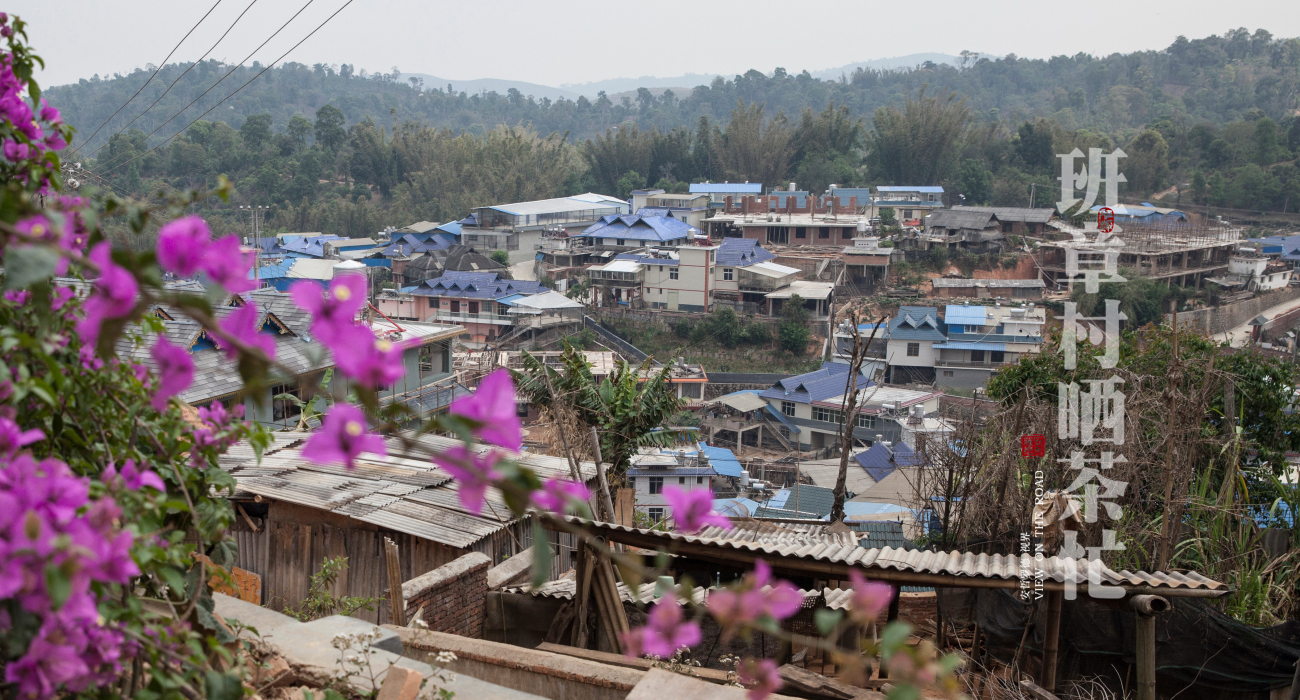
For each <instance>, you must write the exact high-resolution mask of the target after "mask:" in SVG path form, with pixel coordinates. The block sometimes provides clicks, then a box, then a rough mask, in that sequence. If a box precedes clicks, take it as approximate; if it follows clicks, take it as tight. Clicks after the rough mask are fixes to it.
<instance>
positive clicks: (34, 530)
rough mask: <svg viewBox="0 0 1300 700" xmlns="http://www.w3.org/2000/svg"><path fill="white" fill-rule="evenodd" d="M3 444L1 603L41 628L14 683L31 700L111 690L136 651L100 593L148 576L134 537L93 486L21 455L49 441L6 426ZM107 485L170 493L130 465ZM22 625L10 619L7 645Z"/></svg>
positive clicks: (1, 623) (0, 423) (16, 668)
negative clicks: (105, 610) (101, 603)
mask: <svg viewBox="0 0 1300 700" xmlns="http://www.w3.org/2000/svg"><path fill="white" fill-rule="evenodd" d="M0 435H3V436H5V438H4V443H3V446H0V599H9V600H12V601H14V602H15V604H16V605H17V606H18V607H19V608H20V609H21V610H22V611H23V612H25V613H28V614H31V615H34V616H36V617H37V618H38V619H39V620H40V627H39V630H38V631H37V633H36V636H35V637H34V638H33V639H32V640H31V643H30V644H28V646H27V649H26V651H25V652H24V653H23V655H22V656H21V657H19V658H17V659H15V660H13V661H10V662H9V663H8V664H7V665H6V667H5V681H6V682H8V683H13V684H15V687H16V689H17V693H18V696H19V697H23V698H50V697H54V696H55V695H56V694H58V693H59V692H61V691H62V690H69V691H73V692H76V691H80V690H85V689H88V688H91V687H95V686H99V685H102V684H104V683H106V682H108V681H109V680H112V679H113V678H114V677H115V675H116V674H117V673H118V672H119V671H120V670H121V664H122V659H123V658H124V657H126V656H129V654H130V653H131V650H130V645H129V644H128V643H127V641H126V639H125V638H124V636H123V634H122V632H121V631H120V630H118V629H116V628H115V627H113V626H112V625H109V624H106V623H105V622H104V621H103V620H102V618H101V617H100V615H99V611H98V608H97V604H96V594H95V590H94V588H93V587H94V586H95V585H96V584H101V585H102V584H126V583H128V582H129V581H130V580H131V578H132V577H134V576H137V575H139V573H140V571H139V569H138V568H137V567H136V564H135V562H134V561H133V560H132V559H131V555H130V550H131V544H132V538H131V535H130V533H127V532H124V531H122V530H121V529H120V528H119V527H118V521H119V520H120V518H121V512H120V511H119V510H118V507H117V505H116V504H115V503H114V501H113V499H112V498H110V497H107V496H105V497H103V498H99V499H97V500H93V501H92V500H90V498H89V481H88V480H87V479H83V478H78V477H77V476H75V475H74V474H73V473H72V471H71V470H70V469H68V467H67V465H65V464H64V463H63V462H60V461H58V460H55V459H46V460H41V461H39V462H38V461H37V460H35V459H33V458H32V456H31V455H30V454H29V453H27V452H20V451H19V450H20V449H21V448H22V446H23V445H25V444H30V443H31V442H34V441H36V440H39V439H41V438H42V437H43V436H41V435H40V434H39V431H32V430H26V431H24V430H21V429H20V428H19V427H18V426H16V425H14V424H13V421H12V420H11V419H10V418H8V417H2V418H0ZM105 482H106V483H107V484H109V487H110V489H120V488H141V487H152V488H159V487H161V486H162V481H161V480H160V479H159V478H158V476H157V475H156V474H154V473H153V472H151V471H149V470H147V469H142V468H138V467H136V465H135V464H134V463H133V462H130V461H128V462H126V463H125V464H123V466H122V469H121V470H117V469H116V468H113V467H110V468H109V470H108V471H107V472H105ZM41 572H55V573H53V574H50V573H47V575H42V574H41ZM56 582H61V583H56ZM51 586H53V587H51ZM13 624H14V621H13V620H12V619H10V618H9V617H8V615H7V614H3V615H0V636H6V635H7V634H9V633H10V630H11V628H12V625H13Z"/></svg>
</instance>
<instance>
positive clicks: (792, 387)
mask: <svg viewBox="0 0 1300 700" xmlns="http://www.w3.org/2000/svg"><path fill="white" fill-rule="evenodd" d="M849 374H850V368H849V366H848V365H846V364H841V363H836V362H823V363H822V366H821V367H820V368H818V369H816V370H813V371H812V372H806V373H804V374H798V375H795V376H792V377H786V378H784V379H781V380H779V381H777V382H776V383H775V384H773V385H772V386H771V387H770V388H768V389H766V390H764V391H762V392H759V394H758V396H759V397H760V398H762V399H763V400H764V401H766V402H767V404H768V405H769V406H770V407H771V408H772V411H770V412H768V415H769V416H771V417H772V418H774V419H775V420H776V423H777V425H776V426H775V428H776V431H777V434H779V435H780V436H781V438H782V439H784V440H785V441H786V442H788V443H790V444H791V445H792V446H797V449H799V450H803V451H808V450H820V449H823V448H826V447H830V446H832V445H835V444H837V440H838V434H839V425H838V423H837V421H838V418H835V416H834V415H832V411H835V410H836V409H834V408H832V407H831V406H829V405H827V404H826V402H827V401H829V400H831V399H833V398H835V397H837V396H838V397H843V395H844V393H845V391H846V389H849V388H850V378H849ZM869 385H870V380H869V378H868V377H867V376H866V375H865V374H858V375H857V376H856V377H855V378H854V380H852V386H854V387H856V388H859V389H861V388H865V387H867V386H869ZM833 418H834V420H832V419H833ZM764 419H765V420H766V419H767V416H764ZM864 420H865V419H864ZM858 427H861V426H857V427H855V429H854V434H855V436H856V435H857V434H858ZM874 435H875V433H874V432H872V433H867V432H863V433H862V437H863V438H864V439H871V438H872V437H874Z"/></svg>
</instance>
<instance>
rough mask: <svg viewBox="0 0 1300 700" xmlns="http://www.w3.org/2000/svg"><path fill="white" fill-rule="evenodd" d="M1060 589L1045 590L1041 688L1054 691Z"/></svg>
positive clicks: (1058, 635) (1059, 630)
mask: <svg viewBox="0 0 1300 700" xmlns="http://www.w3.org/2000/svg"><path fill="white" fill-rule="evenodd" d="M1061 596H1062V593H1061V591H1048V592H1047V631H1046V634H1045V638H1044V639H1043V677H1042V679H1041V680H1042V688H1043V689H1044V690H1047V691H1049V692H1056V654H1057V649H1058V648H1059V644H1060V636H1061Z"/></svg>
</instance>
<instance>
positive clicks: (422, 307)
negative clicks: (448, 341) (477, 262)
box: [376, 272, 550, 342]
mask: <svg viewBox="0 0 1300 700" xmlns="http://www.w3.org/2000/svg"><path fill="white" fill-rule="evenodd" d="M549 291H550V290H548V289H547V288H545V287H543V286H542V285H541V284H540V283H538V282H533V281H528V280H512V279H509V278H507V277H504V276H502V275H501V274H500V273H497V272H444V273H443V274H442V276H440V277H436V278H434V279H431V280H425V281H424V282H422V283H421V284H419V285H417V286H416V287H415V288H414V289H411V288H407V289H405V290H403V291H401V292H394V291H392V290H386V291H384V292H381V293H380V294H379V295H378V296H377V298H376V306H377V307H378V308H379V311H380V312H382V313H383V314H385V315H387V316H389V317H391V318H394V319H397V320H399V321H400V320H420V319H422V320H425V321H431V322H453V323H456V324H458V325H460V326H462V327H463V331H462V332H463V333H464V334H466V335H468V336H469V338H468V339H469V340H470V341H472V342H486V341H489V340H493V339H496V338H498V337H500V336H504V335H506V334H507V333H509V332H511V329H512V327H514V326H515V325H516V324H517V322H518V321H519V316H520V315H519V314H512V313H511V309H512V308H513V307H514V304H515V302H517V301H520V300H522V299H524V298H526V297H531V296H536V295H539V294H545V293H547V292H549Z"/></svg>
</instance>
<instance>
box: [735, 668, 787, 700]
mask: <svg viewBox="0 0 1300 700" xmlns="http://www.w3.org/2000/svg"><path fill="white" fill-rule="evenodd" d="M736 680H738V681H740V684H741V685H743V686H745V687H746V688H748V689H749V692H747V693H745V697H747V698H749V700H764V699H765V698H766V697H767V696H769V695H771V694H772V693H775V692H776V691H777V690H780V689H781V684H782V682H783V681H782V680H781V674H780V673H779V672H778V671H777V669H776V662H775V661H773V660H772V659H745V660H744V661H742V662H741V663H740V664H738V665H737V666H736Z"/></svg>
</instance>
